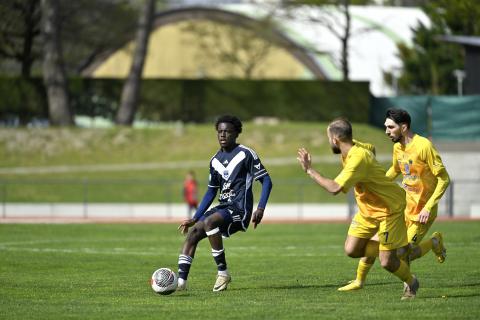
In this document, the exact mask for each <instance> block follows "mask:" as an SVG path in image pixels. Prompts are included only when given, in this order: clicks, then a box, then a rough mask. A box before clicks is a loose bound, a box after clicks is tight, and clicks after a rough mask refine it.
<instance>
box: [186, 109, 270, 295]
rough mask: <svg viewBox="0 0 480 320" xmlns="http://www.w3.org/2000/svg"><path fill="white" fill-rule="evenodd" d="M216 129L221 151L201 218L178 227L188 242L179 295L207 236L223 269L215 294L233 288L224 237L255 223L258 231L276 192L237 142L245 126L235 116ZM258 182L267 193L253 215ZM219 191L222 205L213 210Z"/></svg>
mask: <svg viewBox="0 0 480 320" xmlns="http://www.w3.org/2000/svg"><path fill="white" fill-rule="evenodd" d="M215 129H216V130H217V138H218V142H219V144H220V150H219V151H218V152H217V153H216V154H215V155H214V156H213V157H212V159H211V160H210V175H209V182H208V189H207V192H206V193H205V195H204V197H203V200H202V202H201V203H200V205H199V207H198V209H197V211H196V213H195V215H194V216H193V217H192V218H191V219H187V220H185V221H183V222H182V224H180V226H179V227H178V229H179V230H180V231H181V232H182V233H183V234H187V237H186V239H185V242H184V245H183V248H182V251H181V253H180V255H179V257H178V288H177V290H186V288H187V278H188V273H189V271H190V266H191V264H192V262H193V258H194V256H195V250H196V248H197V244H198V242H200V240H202V239H204V238H206V237H208V240H209V242H210V246H211V247H212V256H213V258H214V260H215V263H216V264H217V269H218V273H217V280H216V282H215V285H214V287H213V291H223V290H225V289H227V286H228V284H229V283H230V281H231V276H230V274H229V272H228V270H227V262H226V259H225V251H224V248H223V240H222V236H224V237H229V236H230V235H232V234H234V233H235V232H237V231H246V230H247V228H248V225H249V224H250V219H251V221H252V223H253V227H254V228H256V227H257V224H259V223H260V221H262V218H263V212H264V210H265V206H266V204H267V201H268V197H269V195H270V191H271V189H272V181H271V179H270V176H269V175H268V172H267V170H266V169H265V168H264V167H263V165H262V163H261V162H260V159H259V157H258V156H257V154H256V153H255V151H253V150H252V149H250V148H248V147H246V146H243V145H241V144H238V143H237V141H236V140H237V138H238V135H239V134H240V133H241V132H242V122H241V121H240V120H239V119H238V118H237V117H235V116H230V115H225V116H221V117H220V118H218V119H217V121H216V123H215ZM255 180H258V181H260V183H261V184H262V194H261V196H260V201H259V203H258V206H257V209H256V210H255V211H254V212H253V214H252V210H253V193H252V183H253V181H255ZM218 190H220V195H219V199H218V200H219V205H218V206H216V207H213V208H212V209H210V210H208V211H207V209H208V208H209V207H210V205H211V204H212V202H213V200H214V199H215V197H216V195H217V191H218Z"/></svg>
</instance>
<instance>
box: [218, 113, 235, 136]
mask: <svg viewBox="0 0 480 320" xmlns="http://www.w3.org/2000/svg"><path fill="white" fill-rule="evenodd" d="M220 123H231V124H232V125H233V127H234V128H235V131H236V132H237V133H242V121H240V119H238V118H237V117H235V116H231V115H228V114H225V115H223V116H220V117H218V119H217V121H216V122H215V130H218V125H219V124H220Z"/></svg>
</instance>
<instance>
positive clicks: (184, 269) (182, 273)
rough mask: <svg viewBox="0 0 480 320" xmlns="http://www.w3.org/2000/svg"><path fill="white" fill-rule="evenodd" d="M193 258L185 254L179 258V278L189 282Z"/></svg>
mask: <svg viewBox="0 0 480 320" xmlns="http://www.w3.org/2000/svg"><path fill="white" fill-rule="evenodd" d="M192 260H193V258H192V257H190V256H187V255H184V254H181V255H179V256H178V277H179V278H182V279H183V280H187V278H188V273H189V272H190V267H191V265H192Z"/></svg>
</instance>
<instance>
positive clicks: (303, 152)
mask: <svg viewBox="0 0 480 320" xmlns="http://www.w3.org/2000/svg"><path fill="white" fill-rule="evenodd" d="M297 160H298V162H300V166H302V169H303V171H305V172H306V173H307V174H308V175H309V176H310V177H311V178H312V179H313V180H314V181H315V182H316V183H317V184H319V185H320V186H321V187H322V188H324V189H325V190H327V191H328V192H330V193H331V194H333V195H336V194H338V193H339V192H340V191H342V186H340V185H339V184H338V183H336V182H335V180H332V179H328V178H326V177H324V176H322V175H321V174H320V173H319V172H317V171H316V170H315V169H313V168H312V156H311V155H310V153H309V152H308V151H307V149H305V148H300V149H298V154H297Z"/></svg>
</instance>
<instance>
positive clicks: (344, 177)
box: [335, 152, 367, 192]
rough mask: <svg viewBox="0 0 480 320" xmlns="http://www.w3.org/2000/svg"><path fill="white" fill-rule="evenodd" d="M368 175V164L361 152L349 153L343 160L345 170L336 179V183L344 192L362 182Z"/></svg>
mask: <svg viewBox="0 0 480 320" xmlns="http://www.w3.org/2000/svg"><path fill="white" fill-rule="evenodd" d="M366 173H367V168H366V162H365V159H364V157H363V156H362V153H361V152H349V154H348V155H347V157H346V159H344V160H343V169H342V171H341V172H340V173H339V174H338V176H337V177H336V178H335V182H336V183H338V184H339V185H340V186H341V187H342V191H343V192H348V190H349V189H350V188H351V187H352V186H354V185H355V184H356V183H357V182H358V181H360V180H362V179H363V178H364V177H365V175H366Z"/></svg>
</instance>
